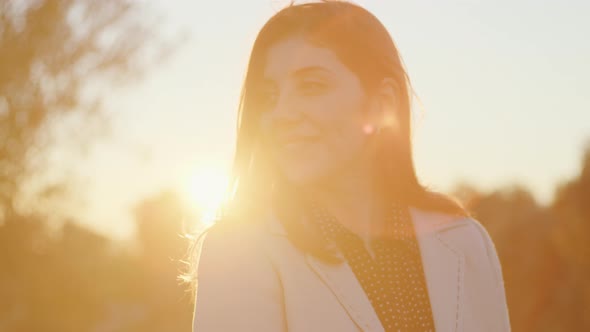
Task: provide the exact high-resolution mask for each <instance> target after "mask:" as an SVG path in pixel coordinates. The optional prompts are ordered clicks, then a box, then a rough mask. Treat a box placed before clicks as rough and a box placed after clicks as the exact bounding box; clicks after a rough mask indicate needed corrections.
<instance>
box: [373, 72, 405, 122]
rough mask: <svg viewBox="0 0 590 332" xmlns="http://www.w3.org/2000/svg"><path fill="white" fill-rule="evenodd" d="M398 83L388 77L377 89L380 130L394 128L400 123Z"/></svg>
mask: <svg viewBox="0 0 590 332" xmlns="http://www.w3.org/2000/svg"><path fill="white" fill-rule="evenodd" d="M398 91H399V89H398V86H397V82H396V81H395V80H394V79H393V78H389V77H386V78H384V79H383V80H381V83H380V84H379V86H378V87H377V90H376V97H377V100H379V109H380V115H379V128H382V127H392V126H395V125H396V124H397V123H398V120H399V119H398V116H397V114H398V108H399V100H400V99H399V96H398Z"/></svg>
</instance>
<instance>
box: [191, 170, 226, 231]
mask: <svg viewBox="0 0 590 332" xmlns="http://www.w3.org/2000/svg"><path fill="white" fill-rule="evenodd" d="M227 184H228V177H227V175H226V174H225V173H223V172H222V171H220V170H216V169H213V168H211V169H206V170H200V171H197V172H196V173H195V174H194V175H193V176H192V177H191V178H190V180H189V183H188V188H187V192H188V198H189V199H190V202H191V204H193V206H194V207H195V209H196V210H197V211H198V212H199V215H200V216H201V217H200V222H201V223H202V224H203V225H205V226H209V225H210V224H211V223H213V222H214V221H215V216H216V213H217V210H218V209H219V208H220V207H221V204H222V203H223V199H224V195H225V189H226V187H227Z"/></svg>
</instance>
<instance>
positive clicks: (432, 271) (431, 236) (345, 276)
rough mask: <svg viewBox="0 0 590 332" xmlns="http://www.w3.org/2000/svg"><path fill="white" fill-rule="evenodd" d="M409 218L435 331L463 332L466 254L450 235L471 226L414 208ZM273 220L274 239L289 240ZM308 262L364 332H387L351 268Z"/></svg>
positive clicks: (309, 258) (310, 257)
mask: <svg viewBox="0 0 590 332" xmlns="http://www.w3.org/2000/svg"><path fill="white" fill-rule="evenodd" d="M410 214H411V216H412V221H413V224H414V229H415V230H416V236H417V239H418V245H419V247H420V252H421V256H422V262H423V266H424V274H425V277H426V285H427V289H428V293H429V297H430V302H431V307H432V314H433V318H434V322H435V327H436V330H437V331H460V328H461V327H460V322H461V320H462V317H461V311H460V308H461V306H462V302H463V292H462V285H463V272H464V266H465V259H464V257H463V253H462V252H461V251H459V250H457V249H456V248H455V247H454V246H453V243H452V241H451V240H452V236H450V235H449V234H452V233H453V230H455V229H458V228H461V227H463V226H465V225H468V222H467V221H468V220H467V218H462V217H459V218H457V217H455V216H450V215H446V214H441V213H433V212H427V211H423V210H420V209H417V208H413V207H412V208H410ZM272 219H273V220H272V221H273V222H271V223H270V224H269V226H270V231H271V232H272V233H273V234H275V235H281V236H286V231H285V229H284V227H283V226H282V224H281V223H280V222H279V221H278V220H277V219H276V218H272ZM339 255H340V256H341V254H339ZM341 257H342V256H341ZM305 259H306V261H307V263H308V265H309V266H310V268H311V269H312V270H313V271H314V272H315V273H316V274H317V275H318V277H320V278H321V280H322V281H323V282H324V283H325V284H326V286H327V287H328V288H329V289H330V290H331V291H332V292H333V293H334V295H335V296H336V298H337V299H338V301H339V302H340V304H341V305H342V306H343V307H344V309H345V310H346V311H347V312H348V314H349V316H350V317H351V319H352V320H353V321H354V322H355V323H356V324H357V325H358V326H359V327H360V328H361V330H362V331H367V332H368V331H371V332H377V331H384V329H383V326H382V325H381V322H380V321H379V317H378V316H377V313H376V312H375V310H374V309H373V307H372V305H371V302H370V300H369V298H368V297H367V295H366V294H365V292H364V290H363V288H362V286H361V285H360V283H359V281H358V279H357V278H356V276H355V275H354V272H353V271H352V269H351V268H350V266H349V265H348V264H338V265H330V264H326V263H324V262H322V261H321V260H319V259H317V258H316V257H315V256H313V255H311V254H306V255H305Z"/></svg>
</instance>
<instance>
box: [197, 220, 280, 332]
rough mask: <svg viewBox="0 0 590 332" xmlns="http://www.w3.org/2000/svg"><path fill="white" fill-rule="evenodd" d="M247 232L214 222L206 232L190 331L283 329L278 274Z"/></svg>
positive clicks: (255, 239)
mask: <svg viewBox="0 0 590 332" xmlns="http://www.w3.org/2000/svg"><path fill="white" fill-rule="evenodd" d="M251 233H252V232H251V231H250V230H242V231H240V230H227V229H215V227H213V228H212V229H210V230H209V231H208V232H207V233H206V234H204V240H203V242H202V244H201V251H200V254H199V258H198V261H197V262H196V264H197V276H196V278H197V286H196V296H195V306H194V315H193V332H222V331H223V332H225V331H257V332H258V331H286V327H285V318H284V310H283V299H282V290H281V284H280V279H279V276H278V274H277V272H276V270H275V269H274V267H273V265H272V263H271V261H270V259H269V257H268V256H267V255H266V254H265V253H264V252H263V250H262V247H261V246H260V243H259V241H257V238H256V237H255V236H252V234H251Z"/></svg>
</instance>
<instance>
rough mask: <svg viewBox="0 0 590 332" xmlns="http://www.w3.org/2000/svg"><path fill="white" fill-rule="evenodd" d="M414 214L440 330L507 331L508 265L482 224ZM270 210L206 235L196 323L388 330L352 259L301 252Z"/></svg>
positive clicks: (260, 331)
mask: <svg viewBox="0 0 590 332" xmlns="http://www.w3.org/2000/svg"><path fill="white" fill-rule="evenodd" d="M411 215H412V220H413V223H414V227H415V230H416V236H417V238H418V243H419V247H420V251H421V255H422V262H423V264H424V272H425V276H426V284H427V288H428V293H429V296H430V302H431V305H432V313H433V317H434V324H435V327H436V331H437V332H451V331H466V332H472V331H476V332H479V331H481V332H483V331H490V332H500V331H502V332H503V331H510V323H509V316H508V309H507V305H506V297H505V291H504V282H503V278H502V270H501V267H500V262H499V260H498V256H497V253H496V250H495V247H494V244H493V242H492V241H491V239H490V236H489V235H488V233H487V232H486V230H485V229H484V227H483V226H482V225H481V224H480V223H479V222H477V221H476V220H474V219H471V218H457V217H452V216H449V215H446V214H440V213H433V212H426V211H423V210H419V209H416V208H411ZM267 219H268V220H265V222H262V223H259V224H256V225H255V226H251V225H249V226H231V227H233V229H215V228H213V229H212V230H211V231H210V232H209V233H207V234H206V235H205V236H204V237H205V238H204V242H203V246H202V252H201V256H200V259H199V261H198V262H197V264H198V265H197V266H198V279H197V280H198V284H197V290H196V302H195V312H194V318H193V331H195V332H221V331H224V332H225V331H253V332H254V331H256V332H265V331H289V332H327V331H339V332H352V331H366V332H369V331H370V332H377V331H383V326H382V325H381V323H380V321H379V318H378V316H377V314H376V313H375V311H374V310H373V308H372V306H371V303H370V302H369V299H368V297H367V296H366V294H365V292H364V291H363V289H362V286H361V285H360V284H359V282H358V280H357V279H356V277H355V275H354V273H353V272H352V270H351V269H350V266H349V265H348V264H346V263H342V264H339V265H329V264H326V263H323V262H322V261H320V260H318V259H316V258H314V257H313V256H311V255H309V254H304V253H303V252H301V251H300V250H299V249H297V248H296V247H294V246H293V245H292V243H291V242H290V241H289V239H288V238H287V235H286V231H285V229H284V228H283V226H282V224H281V223H280V222H279V221H278V220H277V219H276V218H274V217H272V216H271V217H269V218H267ZM246 228H247V229H246Z"/></svg>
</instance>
